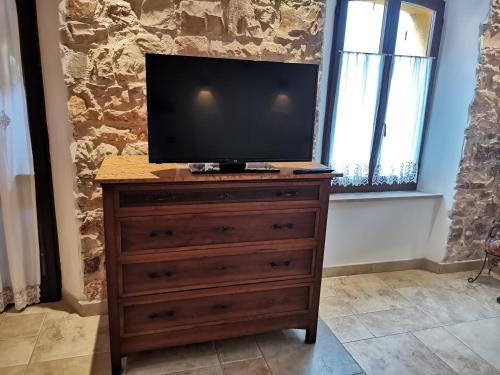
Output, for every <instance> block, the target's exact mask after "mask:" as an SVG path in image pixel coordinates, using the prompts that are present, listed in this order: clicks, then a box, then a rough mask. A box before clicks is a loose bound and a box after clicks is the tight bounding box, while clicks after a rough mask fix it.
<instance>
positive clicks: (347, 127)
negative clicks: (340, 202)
mask: <svg viewBox="0 0 500 375" xmlns="http://www.w3.org/2000/svg"><path fill="white" fill-rule="evenodd" d="M382 67H383V56H381V55H375V54H366V53H358V52H344V53H343V54H342V61H341V66H340V80H339V86H338V89H337V102H336V104H335V113H334V117H333V118H334V120H333V142H332V147H331V149H332V152H331V156H330V160H331V163H330V164H331V165H332V166H333V168H335V170H337V171H339V172H342V173H343V175H344V176H343V177H342V178H336V179H334V184H336V185H341V186H350V185H353V186H361V185H366V184H368V167H369V164H370V154H371V147H372V140H373V131H374V128H375V116H376V114H377V104H378V95H379V90H380V81H381V75H382Z"/></svg>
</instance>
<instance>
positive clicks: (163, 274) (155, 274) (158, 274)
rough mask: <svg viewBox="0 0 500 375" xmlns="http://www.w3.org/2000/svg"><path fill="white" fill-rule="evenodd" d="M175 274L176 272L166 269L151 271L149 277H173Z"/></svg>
mask: <svg viewBox="0 0 500 375" xmlns="http://www.w3.org/2000/svg"><path fill="white" fill-rule="evenodd" d="M174 275H175V272H172V271H165V272H150V273H149V274H148V277H149V278H150V279H157V278H159V277H172V276H174Z"/></svg>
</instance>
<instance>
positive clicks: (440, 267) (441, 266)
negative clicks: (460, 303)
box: [323, 258, 483, 277]
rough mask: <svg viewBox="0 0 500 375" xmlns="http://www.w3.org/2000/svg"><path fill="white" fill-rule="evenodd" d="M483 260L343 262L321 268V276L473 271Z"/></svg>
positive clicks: (422, 259) (478, 267) (423, 259)
mask: <svg viewBox="0 0 500 375" xmlns="http://www.w3.org/2000/svg"><path fill="white" fill-rule="evenodd" d="M482 263H483V261H482V260H481V259H479V260H468V261H463V262H455V263H438V262H434V261H432V260H430V259H426V258H421V259H404V260H396V261H390V262H374V263H358V264H345V265H340V266H333V267H325V268H323V277H335V276H351V275H362V274H367V273H378V272H392V271H406V270H415V269H417V270H426V271H430V272H434V273H452V272H463V271H474V270H478V269H480V268H481V265H482Z"/></svg>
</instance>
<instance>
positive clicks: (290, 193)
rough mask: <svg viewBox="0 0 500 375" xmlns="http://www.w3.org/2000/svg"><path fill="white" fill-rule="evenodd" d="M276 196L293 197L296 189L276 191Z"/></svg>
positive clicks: (295, 194)
mask: <svg viewBox="0 0 500 375" xmlns="http://www.w3.org/2000/svg"><path fill="white" fill-rule="evenodd" d="M276 195H277V196H278V197H285V198H293V197H296V196H297V192H296V191H278V192H277V193H276Z"/></svg>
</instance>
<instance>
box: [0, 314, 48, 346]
mask: <svg viewBox="0 0 500 375" xmlns="http://www.w3.org/2000/svg"><path fill="white" fill-rule="evenodd" d="M44 318H45V314H44V313H37V314H26V315H9V316H5V317H4V318H3V319H2V320H1V321H0V340H3V339H8V338H13V337H29V336H37V335H38V332H39V331H40V327H41V326H42V323H43V319H44Z"/></svg>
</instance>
